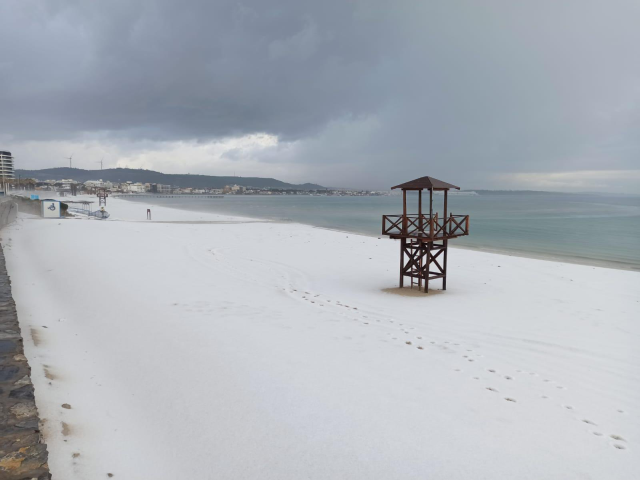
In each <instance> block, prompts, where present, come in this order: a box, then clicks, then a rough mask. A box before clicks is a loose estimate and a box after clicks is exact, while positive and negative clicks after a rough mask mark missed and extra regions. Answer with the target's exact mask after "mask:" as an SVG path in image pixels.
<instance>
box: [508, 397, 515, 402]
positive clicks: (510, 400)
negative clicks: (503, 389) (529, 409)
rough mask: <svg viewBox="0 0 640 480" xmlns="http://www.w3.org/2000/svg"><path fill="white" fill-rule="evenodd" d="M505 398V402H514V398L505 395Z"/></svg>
mask: <svg viewBox="0 0 640 480" xmlns="http://www.w3.org/2000/svg"><path fill="white" fill-rule="evenodd" d="M505 400H506V401H507V402H513V403H516V400H515V398H509V397H505Z"/></svg>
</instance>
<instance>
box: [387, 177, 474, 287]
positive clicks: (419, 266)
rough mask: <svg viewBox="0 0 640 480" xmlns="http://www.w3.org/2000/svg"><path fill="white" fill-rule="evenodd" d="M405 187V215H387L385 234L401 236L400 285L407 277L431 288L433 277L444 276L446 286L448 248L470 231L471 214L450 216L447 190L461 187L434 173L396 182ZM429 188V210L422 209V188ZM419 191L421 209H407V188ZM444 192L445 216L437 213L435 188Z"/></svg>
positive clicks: (443, 285)
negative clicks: (415, 211)
mask: <svg viewBox="0 0 640 480" xmlns="http://www.w3.org/2000/svg"><path fill="white" fill-rule="evenodd" d="M396 188H400V189H402V215H383V216H382V234H383V235H389V237H391V238H394V239H400V288H402V287H403V286H404V277H409V278H410V279H411V287H413V285H414V282H416V280H417V284H418V289H420V288H422V284H423V282H424V292H425V293H427V292H429V281H430V280H436V279H438V278H441V279H442V289H443V290H446V289H447V249H448V244H449V240H450V239H452V238H457V237H461V236H463V235H469V215H453V214H451V213H449V216H447V193H448V192H449V190H450V189H452V188H455V189H456V190H460V187H456V186H455V185H451V184H450V183H447V182H443V181H442V180H438V179H436V178H433V177H421V178H416V179H415V180H411V181H410V182H406V183H402V184H400V185H396V186H395V187H392V188H391V189H392V190H393V189H396ZM423 190H429V213H428V214H423V213H422V191H423ZM410 191H417V192H418V213H417V214H409V213H407V192H410ZM434 191H436V192H443V193H444V213H443V215H442V217H439V216H438V213H437V212H436V213H435V214H434V213H433V192H434Z"/></svg>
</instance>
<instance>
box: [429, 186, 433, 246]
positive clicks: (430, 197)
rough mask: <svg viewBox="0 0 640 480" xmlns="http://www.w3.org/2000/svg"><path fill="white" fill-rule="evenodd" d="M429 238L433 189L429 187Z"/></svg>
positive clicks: (430, 234)
mask: <svg viewBox="0 0 640 480" xmlns="http://www.w3.org/2000/svg"><path fill="white" fill-rule="evenodd" d="M429 238H433V189H432V188H430V189H429Z"/></svg>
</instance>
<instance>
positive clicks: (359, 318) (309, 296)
mask: <svg viewBox="0 0 640 480" xmlns="http://www.w3.org/2000/svg"><path fill="white" fill-rule="evenodd" d="M283 290H284V291H286V292H287V293H289V294H290V295H292V296H293V297H295V298H298V299H299V300H303V301H306V302H309V303H310V304H314V305H316V306H318V307H323V308H326V307H330V308H333V309H334V310H335V311H336V312H337V313H338V314H339V315H340V316H342V317H345V318H346V319H348V320H352V321H356V322H360V323H361V324H362V325H369V324H370V323H372V322H375V323H379V324H381V326H388V327H392V328H394V331H395V332H396V333H393V332H387V333H386V335H387V336H388V337H390V339H391V340H395V341H404V344H405V345H406V346H408V347H411V348H416V349H418V350H423V351H425V349H426V348H427V347H433V348H436V349H438V350H441V351H454V352H456V353H461V355H460V356H461V358H462V359H463V361H465V362H467V363H470V364H475V363H476V361H478V360H481V359H482V358H483V357H484V356H483V355H482V354H480V353H477V352H475V351H474V350H473V349H471V348H465V347H464V346H463V345H462V344H460V343H454V342H451V341H442V342H437V341H433V340H428V339H427V338H426V337H425V336H424V335H423V334H421V335H417V334H416V333H415V332H413V330H415V327H406V326H404V324H402V323H400V322H398V321H396V320H395V319H393V318H388V317H385V316H382V315H378V314H377V313H368V314H365V313H367V312H365V311H363V310H358V308H357V307H355V306H352V305H347V304H345V303H342V302H341V301H339V300H331V299H325V298H323V296H322V295H320V294H313V293H312V292H310V291H309V290H308V289H307V290H301V289H297V288H294V287H293V286H292V285H289V286H288V288H283ZM370 317H371V318H370ZM385 324H386V325H385ZM398 331H399V332H401V333H400V334H398V333H397V332H398ZM406 335H411V338H410V339H406ZM401 337H405V338H401ZM454 347H462V348H454ZM470 366H473V365H470ZM477 368H481V367H477ZM483 370H484V371H485V372H487V373H489V374H491V375H494V376H495V378H496V379H501V380H505V381H507V382H510V381H515V380H516V378H515V377H516V376H517V375H521V376H524V375H528V376H529V379H535V378H539V375H538V374H537V373H535V372H525V371H524V370H516V374H517V375H504V374H501V373H499V372H498V371H497V370H496V369H493V368H485V369H483ZM454 371H456V372H462V369H460V368H456V369H454ZM471 378H472V379H473V380H477V381H479V380H481V377H479V376H473V377H471ZM541 380H542V383H543V384H549V386H550V387H551V386H555V388H556V389H557V390H566V387H564V386H562V385H558V384H556V382H554V381H553V380H550V379H547V378H544V379H541ZM485 389H486V390H487V391H488V392H491V393H496V394H500V391H499V390H498V389H497V388H494V387H492V386H486V387H485ZM503 398H504V400H505V401H506V402H509V403H518V400H517V399H515V398H512V397H509V396H506V397H503ZM539 398H540V399H541V400H548V399H550V398H551V397H550V396H549V395H540V396H539ZM561 406H562V407H563V408H565V409H566V410H568V411H570V412H573V413H576V410H575V408H574V407H573V406H572V405H561ZM617 412H618V413H625V412H624V411H623V410H617ZM576 418H577V419H578V420H579V421H581V422H582V423H584V424H587V425H589V426H591V427H597V426H598V425H597V424H596V423H595V422H593V421H591V420H589V419H587V418H581V417H580V418H579V417H576ZM591 433H592V434H593V435H594V436H596V437H602V438H608V439H611V440H613V441H614V443H613V444H612V446H613V448H615V449H617V450H626V448H627V446H626V444H627V440H625V439H624V438H623V437H622V436H620V435H617V434H608V435H606V434H604V433H602V432H600V431H597V430H592V431H591Z"/></svg>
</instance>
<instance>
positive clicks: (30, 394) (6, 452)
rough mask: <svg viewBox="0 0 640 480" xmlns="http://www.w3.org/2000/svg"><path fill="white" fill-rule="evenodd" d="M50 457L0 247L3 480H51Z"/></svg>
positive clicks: (0, 464)
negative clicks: (48, 463)
mask: <svg viewBox="0 0 640 480" xmlns="http://www.w3.org/2000/svg"><path fill="white" fill-rule="evenodd" d="M4 203H5V202H3V203H1V204H0V208H1V207H2V205H4ZM11 203H12V202H11ZM13 205H14V206H15V204H13ZM47 457H48V453H47V446H46V445H45V444H44V443H42V436H41V434H40V427H39V418H38V410H37V409H36V403H35V399H34V391H33V385H32V384H31V369H30V368H29V364H28V363H27V358H26V357H25V356H24V351H23V345H22V336H21V335H20V327H19V325H18V316H17V314H16V305H15V303H14V301H13V297H12V296H11V280H10V279H9V275H7V269H6V265H5V259H4V252H3V251H2V247H1V246H0V479H2V480H32V479H38V480H45V479H50V478H51V475H50V474H49V466H48V465H47Z"/></svg>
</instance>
